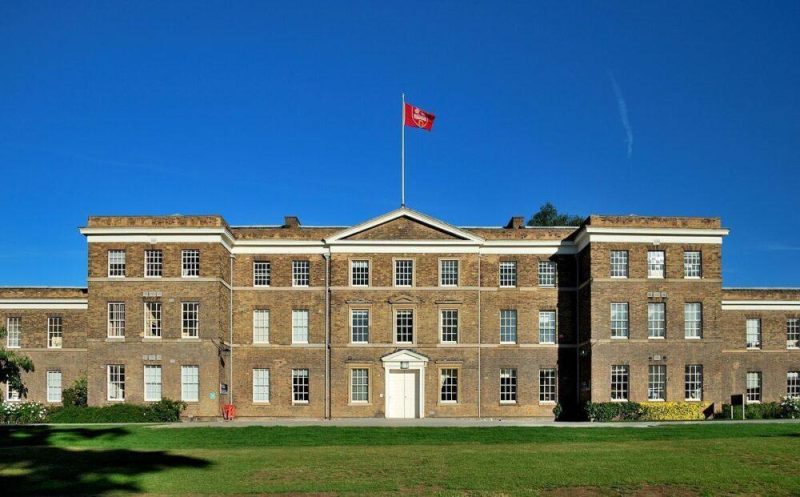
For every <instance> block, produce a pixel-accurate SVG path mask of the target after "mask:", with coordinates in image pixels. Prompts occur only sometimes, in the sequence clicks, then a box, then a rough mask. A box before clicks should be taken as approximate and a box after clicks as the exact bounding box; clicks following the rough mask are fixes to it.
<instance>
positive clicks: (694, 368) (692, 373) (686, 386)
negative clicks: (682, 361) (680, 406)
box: [683, 364, 703, 402]
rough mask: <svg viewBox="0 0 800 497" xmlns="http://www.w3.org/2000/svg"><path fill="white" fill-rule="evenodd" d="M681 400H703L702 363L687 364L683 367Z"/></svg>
mask: <svg viewBox="0 0 800 497" xmlns="http://www.w3.org/2000/svg"><path fill="white" fill-rule="evenodd" d="M683 397H684V398H683V400H685V401H686V402H700V401H702V400H703V365H702V364H687V365H686V366H685V367H684V369H683Z"/></svg>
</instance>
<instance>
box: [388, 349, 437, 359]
mask: <svg viewBox="0 0 800 497" xmlns="http://www.w3.org/2000/svg"><path fill="white" fill-rule="evenodd" d="M381 361H383V362H428V358H427V357H425V356H424V355H422V354H419V353H417V352H414V351H412V350H408V349H403V350H398V351H397V352H392V353H391V354H388V355H385V356H383V357H381Z"/></svg>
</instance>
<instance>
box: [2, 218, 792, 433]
mask: <svg viewBox="0 0 800 497" xmlns="http://www.w3.org/2000/svg"><path fill="white" fill-rule="evenodd" d="M81 231H82V233H83V234H84V235H85V236H86V237H87V241H88V286H87V288H84V289H57V288H47V289H36V288H3V289H0V319H2V322H3V325H6V326H7V325H8V324H9V323H11V322H10V321H8V319H9V318H14V319H15V321H14V323H17V322H18V323H19V329H20V343H19V351H20V352H21V353H25V354H27V355H29V356H30V357H31V358H32V359H33V360H34V363H35V365H36V371H35V372H33V373H30V374H27V375H26V376H25V382H26V386H27V388H28V390H29V391H28V398H29V399H32V400H37V401H42V402H47V400H48V399H47V380H46V377H47V376H46V372H47V371H60V372H61V374H62V384H61V386H62V387H63V388H66V387H68V386H70V385H71V384H72V383H73V382H74V381H75V379H77V378H78V377H80V376H82V375H85V376H87V378H88V380H89V402H90V404H92V405H103V404H107V403H111V402H120V401H122V402H134V403H142V402H147V401H150V400H152V399H147V400H146V398H145V392H146V391H148V392H150V393H149V394H148V395H151V396H152V395H154V394H153V393H152V392H155V391H160V395H161V397H163V398H172V399H180V398H182V397H184V396H186V395H190V396H194V393H193V392H195V391H196V392H197V398H196V400H195V399H192V400H190V401H189V402H188V405H189V407H188V409H187V411H186V415H187V416H199V417H214V416H218V415H219V414H220V411H221V406H222V405H223V404H225V403H229V402H233V403H234V405H235V406H236V408H237V414H238V415H239V416H244V417H326V416H330V417H384V416H396V415H398V413H403V414H400V415H403V416H407V415H409V414H408V413H409V412H411V416H430V417H453V416H466V417H478V416H482V417H509V416H541V417H551V416H552V410H553V407H554V406H555V405H556V404H557V403H558V404H561V405H562V406H563V407H564V408H565V409H566V410H567V411H571V412H575V411H576V410H577V407H578V406H579V404H580V403H582V402H586V401H595V402H599V401H608V400H610V399H611V397H612V384H611V371H612V368H614V367H615V366H626V367H627V371H628V375H629V376H628V378H629V379H628V383H627V385H626V386H625V394H626V398H627V399H628V400H633V401H645V400H648V398H650V399H652V398H653V397H659V396H661V397H663V398H664V399H665V400H669V401H684V400H685V398H686V396H687V395H688V394H687V392H686V382H685V380H686V367H687V366H692V367H696V366H701V369H702V400H703V401H708V402H713V403H714V404H715V407H716V408H718V407H719V406H721V404H722V403H723V402H726V401H728V399H729V398H730V395H732V394H735V393H745V391H746V390H747V385H746V382H747V373H748V372H749V373H753V372H758V373H760V378H761V384H760V385H759V396H760V397H759V398H760V400H761V401H770V400H777V399H778V398H779V397H780V396H781V395H786V392H787V373H789V372H793V371H800V349H795V348H793V347H792V346H791V344H789V343H788V342H787V340H788V335H787V333H789V331H788V328H789V327H791V325H790V324H788V322H789V320H792V319H796V318H800V290H790V291H787V290H758V289H746V290H745V289H739V290H736V289H724V288H723V287H722V280H721V265H722V253H721V247H722V240H723V238H724V236H726V235H727V230H725V229H723V228H722V227H721V225H720V221H719V219H717V218H677V217H640V216H590V217H589V218H587V220H586V222H585V223H584V224H583V225H582V226H581V227H577V228H573V227H564V228H558V227H555V228H529V227H525V226H523V225H522V224H521V223H520V222H519V220H518V219H516V218H515V219H512V221H511V222H510V223H509V224H508V225H507V226H506V227H504V228H457V227H454V226H450V225H447V224H445V223H442V222H441V221H438V220H435V219H432V218H430V217H428V216H425V215H424V214H420V213H417V212H415V211H412V210H410V209H399V210H397V211H392V212H390V213H387V214H385V215H383V216H380V217H378V218H376V219H373V220H370V221H367V222H365V223H362V224H360V225H357V226H354V227H308V228H307V227H303V226H302V225H300V223H299V221H298V220H297V218H293V217H287V218H286V219H285V221H284V223H283V224H282V225H279V226H233V227H232V226H228V224H227V223H226V222H225V220H224V219H223V218H222V217H220V216H163V217H158V216H130V217H126V216H110V217H90V218H89V221H88V223H87V225H86V227H85V228H82V230H81ZM151 250H157V251H160V255H161V260H162V264H161V273H160V275H159V276H152V275H147V274H146V273H145V266H146V263H145V252H146V251H151ZM186 250H194V251H197V253H199V274H197V275H194V274H191V275H187V274H185V272H184V271H183V270H182V257H183V255H182V254H183V251H186ZM109 251H124V254H125V256H124V257H125V271H124V275H111V274H109ZM613 251H620V252H624V253H625V254H626V257H627V267H626V271H625V277H615V276H614V275H612V269H611V260H612V252H613ZM654 251H656V252H661V253H663V256H664V261H665V263H664V268H663V277H653V274H649V273H648V257H649V256H648V252H654ZM687 252H690V253H694V252H699V254H698V255H697V256H698V257H699V260H700V275H699V276H698V277H686V273H685V267H684V257H685V253H687ZM692 257H694V255H693V254H692ZM654 260H657V259H654ZM398 261H411V262H410V263H404V264H410V265H411V266H412V267H413V272H412V278H411V284H410V285H408V286H405V285H402V286H400V285H397V284H396V276H397V275H396V266H395V265H396V264H397V263H398ZM444 261H457V267H458V269H457V282H454V283H455V284H451V285H443V284H442V280H441V278H442V275H441V272H442V266H443V264H450V265H452V264H454V263H453V262H444ZM256 263H259V264H260V265H263V264H264V263H268V264H269V284H268V285H266V284H262V285H255V284H254V283H255V281H254V264H256ZM550 263H555V264H556V267H557V272H556V275H555V277H554V278H553V279H552V281H551V280H550V279H548V277H547V273H546V269H547V268H548V267H550V266H548V264H550ZM296 264H303V265H306V264H307V267H308V282H307V284H305V285H302V286H298V285H297V281H296V278H295V277H293V268H294V267H295V265H296ZM355 265H358V266H359V267H362V268H363V267H366V268H368V274H367V275H366V276H365V278H366V280H365V282H364V283H365V284H363V285H354V284H353V280H352V274H353V273H352V271H353V267H354V266H355ZM501 265H503V266H504V267H506V268H514V278H513V284H511V285H501V276H500V267H501ZM540 271H543V272H542V274H540ZM612 303H617V304H619V303H625V304H627V313H628V314H627V316H628V318H627V322H626V323H625V328H626V333H625V336H617V337H612V332H611V328H612V322H611V321H612V313H611V306H612ZM121 304H124V306H121ZM156 304H157V305H156ZM648 304H658V306H656V307H652V308H651V311H652V309H661V307H659V306H661V305H663V310H664V316H665V318H664V320H663V322H660V321H659V323H661V324H660V326H662V327H663V329H664V332H663V336H651V333H650V332H649V331H648V330H649V328H648V322H649V321H651V323H650V325H651V326H656V327H657V326H658V323H656V324H655V325H654V324H653V322H654V321H653V319H650V318H649V315H648ZM687 304H692V305H694V304H699V306H700V309H701V310H702V317H701V318H699V319H700V324H699V325H698V326H699V329H700V332H699V333H698V334H699V336H698V337H697V338H694V337H689V338H687V335H688V334H689V332H688V331H687V327H688V326H690V325H687V323H686V316H687V315H686V314H685V313H686V312H687V311H686V309H687V307H686V305H687ZM111 305H113V306H114V309H122V308H123V307H124V331H120V329H118V328H114V329H115V330H117V331H114V332H112V331H110V330H111V329H112V325H111V324H109V320H110V311H109V309H110V308H111ZM187 306H188V307H187ZM156 308H157V309H158V310H159V311H160V316H158V325H157V326H156V328H157V329H158V332H157V336H152V335H154V334H156V332H155V331H153V330H154V329H156V328H153V326H155V325H154V324H153V323H154V320H155V319H156V318H154V317H153V316H154V315H155V314H153V313H154V312H155V311H154V310H153V309H156ZM691 308H692V309H694V307H691ZM186 309H196V310H197V314H196V316H195V315H194V314H192V313H191V312H189V314H186V315H184V312H185V310H186ZM443 313H445V314H446V315H447V316H449V319H451V320H452V322H453V323H454V327H453V328H452V329H453V330H454V333H456V334H457V338H456V339H453V340H446V341H445V340H443V339H442V320H443V319H444V318H443V317H442V316H443V315H444V314H443ZM354 315H358V316H363V319H364V320H365V322H366V323H367V324H366V326H365V327H360V328H359V330H361V331H362V332H363V333H364V334H365V335H367V336H368V338H367V339H366V340H356V341H354V340H353V326H354V324H353V316H354ZM255 316H258V319H260V320H261V321H259V322H260V323H261V325H260V328H259V333H260V335H259V337H260V338H261V339H260V340H255V339H254V326H255V325H254V319H256V318H255ZM266 316H268V318H266ZM398 316H405V319H408V320H409V336H408V337H405V338H407V339H404V338H402V337H400V336H398V334H397V333H398V332H397V329H396V328H397V323H398V320H399V319H401V318H400V317H398ZM501 316H503V318H502V319H503V320H504V321H503V322H502V325H505V327H504V329H503V331H501V326H502V325H501ZM540 316H542V317H541V319H542V320H543V321H542V324H541V325H540ZM551 316H552V319H553V320H554V322H555V324H554V328H555V329H554V330H553V331H552V332H551V330H550V328H549V327H548V326H549V325H548V323H549V322H550V321H548V320H549V319H551ZM48 317H58V318H60V322H61V326H62V331H63V341H62V343H61V348H48ZM16 318H18V320H17V319H16ZM116 319H117V321H116V324H114V325H113V326H116V327H119V326H120V324H119V323H120V322H122V320H123V318H121V317H120V316H116ZM195 319H196V328H195V327H194V323H195ZM747 319H758V320H759V323H760V326H761V333H762V340H761V346H760V348H758V349H754V348H750V349H748V348H747V347H746V346H745V344H746V342H745V327H746V321H747ZM618 321H619V320H617V324H615V326H617V327H618V326H619V324H618ZM411 322H413V324H411ZM511 322H515V327H512V326H511V325H510V324H509V323H511ZM145 323H147V325H146V324H145ZM267 324H268V331H267ZM146 326H151V328H149V329H146ZM692 329H694V328H692ZM455 330H457V331H455ZM501 333H505V335H504V337H505V339H504V340H501ZM551 333H552V336H554V337H555V338H554V339H553V340H550V339H549V338H548V337H549V336H550V334H551ZM693 333H694V332H693ZM114 334H117V335H120V336H112V335H114ZM267 335H268V337H267ZM509 336H513V339H509V338H508V337H509ZM7 340H12V339H11V338H9V339H7ZM13 340H16V338H13ZM9 343H10V342H9ZM397 358H400V359H397ZM110 365H113V366H115V367H116V366H124V395H122V394H121V393H120V392H118V391H117V392H115V395H112V394H111V393H112V392H111V391H110V388H112V387H111V386H109V366H110ZM154 366H158V367H160V369H159V371H160V381H158V382H157V384H156V383H155V380H153V379H152V378H150V380H149V383H148V385H145V383H146V380H145V368H146V367H150V369H148V371H150V373H149V374H153V373H152V372H153V371H154V370H153V369H152V367H154ZM662 366H663V368H662ZM195 368H196V369H195ZM406 369H408V371H404V370H406ZM552 370H554V371H555V374H554V376H553V377H552V378H553V380H552V381H553V384H552V385H549V384H548V381H549V380H547V378H549V376H548V375H550V374H551V371H552ZM193 371H197V373H198V380H197V383H196V384H195V382H194V380H193V379H192V378H193V377H192V376H191V374H190V373H192V372H193ZM501 371H502V374H501ZM652 371H663V372H664V373H665V378H664V380H665V381H664V383H663V384H662V383H658V381H657V382H656V384H655V387H654V384H653V382H652V381H650V380H652V375H651V374H649V373H650V372H652ZM445 373H446V375H445ZM306 374H307V381H306V380H305V378H306V377H305V375H306ZM187 375H188V376H187ZM254 375H258V379H257V380H256V379H255V376H254ZM267 375H268V379H267ZM409 375H410V376H409ZM445 376H446V377H447V378H448V379H444V378H445ZM453 376H455V377H457V381H456V380H453V379H450V378H452V377H453ZM501 377H502V380H501ZM512 377H513V380H512V379H511V378H512ZM355 378H358V379H355ZM403 378H413V382H412V383H402V381H406V380H403ZM541 378H545V380H542V381H545V383H542V381H540V379H541ZM117 379H119V378H117ZM751 380H752V376H751ZM445 381H446V382H447V385H446V386H445V387H446V388H443V382H445ZM659 381H660V380H659ZM513 382H515V385H516V388H515V390H513V392H512V388H511V387H510V384H511V383H513ZM409 385H411V386H409ZM52 387H53V385H51V393H52V391H53V388H52ZM662 387H663V391H664V394H663V395H661V394H660V393H658V392H659V391H660V388H662ZM154 389H155V390H154ZM443 390H446V391H447V392H449V395H445V393H443ZM501 390H502V392H501ZM751 390H752V388H751ZM551 391H552V392H554V393H553V395H552V396H550V395H547V393H548V392H551ZM187 392H188V393H187ZM400 392H402V393H400ZM754 392H755V391H754V390H753V391H752V392H751V394H753V395H754ZM613 395H617V394H616V393H615V394H613ZM115 396H116V397H117V398H113V397H115ZM122 397H124V398H122ZM306 397H307V399H306ZM50 400H51V402H53V403H57V402H56V401H54V400H53V399H52V398H51V399H50ZM409 409H411V411H409Z"/></svg>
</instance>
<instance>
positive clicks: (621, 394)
mask: <svg viewBox="0 0 800 497" xmlns="http://www.w3.org/2000/svg"><path fill="white" fill-rule="evenodd" d="M610 394H611V402H627V401H628V397H629V396H630V368H629V367H628V365H627V364H614V365H612V366H611V389H610Z"/></svg>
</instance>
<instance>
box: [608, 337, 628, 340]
mask: <svg viewBox="0 0 800 497" xmlns="http://www.w3.org/2000/svg"><path fill="white" fill-rule="evenodd" d="M611 339H612V340H627V339H628V337H611Z"/></svg>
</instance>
